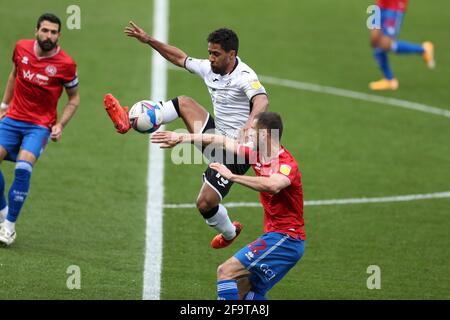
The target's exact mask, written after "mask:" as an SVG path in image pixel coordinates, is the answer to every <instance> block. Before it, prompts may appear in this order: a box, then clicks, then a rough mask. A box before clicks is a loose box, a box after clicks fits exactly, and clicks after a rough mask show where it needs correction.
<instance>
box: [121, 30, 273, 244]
mask: <svg viewBox="0 0 450 320" xmlns="http://www.w3.org/2000/svg"><path fill="white" fill-rule="evenodd" d="M124 32H125V34H126V35H127V36H130V37H134V38H136V39H138V40H139V41H141V42H143V43H146V44H149V45H150V46H151V47H152V48H153V49H155V50H156V51H158V52H159V53H160V54H161V55H162V56H163V57H164V58H165V59H167V60H168V61H169V62H171V63H173V64H174V65H176V66H179V67H183V68H185V69H187V70H188V71H190V72H191V73H195V74H196V75H198V76H200V77H201V78H202V79H203V80H204V82H205V84H206V86H207V87H208V90H209V93H210V95H211V99H212V103H213V106H214V116H215V119H214V118H213V117H212V116H211V115H210V114H209V113H208V111H206V110H205V108H204V107H202V106H201V105H200V104H199V103H198V102H196V101H195V100H194V99H192V98H189V97H186V96H179V97H176V98H174V99H172V100H170V101H167V102H162V103H161V104H162V107H161V111H162V115H163V116H162V122H161V123H163V124H164V123H169V122H171V121H173V120H175V119H176V118H178V117H181V118H182V119H183V121H184V123H185V125H186V128H187V129H188V131H189V132H191V133H200V132H201V133H203V132H206V131H207V130H211V129H215V130H216V133H218V134H222V135H224V136H227V137H231V138H234V139H237V138H238V137H243V136H245V133H246V130H248V129H250V128H251V126H252V123H253V120H254V118H255V116H256V115H257V114H259V113H261V112H264V111H266V110H267V108H268V105H269V101H268V99H267V94H266V91H265V89H264V87H263V86H262V85H261V83H260V82H259V80H258V77H257V75H256V73H255V72H254V71H253V70H252V69H251V68H250V67H249V66H247V65H246V64H245V63H244V62H242V60H241V59H240V58H238V56H237V53H238V48H239V40H238V37H237V35H236V33H234V32H233V31H232V30H230V29H225V28H222V29H218V30H216V31H214V32H212V33H211V34H210V35H209V36H208V39H207V41H208V53H209V58H208V59H195V58H192V57H189V56H188V55H187V54H186V53H184V52H183V51H182V50H180V49H178V48H176V47H174V46H171V45H168V44H165V43H162V42H160V41H158V40H156V39H155V38H153V37H152V36H149V35H148V34H147V33H146V32H145V31H144V30H142V29H141V28H140V27H138V26H137V25H136V24H134V23H133V22H130V26H128V27H126V28H125V31H124ZM217 153H221V152H217V150H215V152H214V151H213V152H212V153H211V154H209V155H207V156H208V157H209V158H210V159H213V160H214V161H217V160H218V159H219V161H220V160H226V157H225V156H224V155H223V154H217ZM222 158H223V159H222ZM224 164H225V165H226V166H227V167H228V168H229V169H230V170H231V171H232V172H233V173H236V174H240V175H242V174H245V172H246V171H247V170H248V169H249V167H250V165H249V164H248V163H246V162H245V160H244V159H236V158H234V159H233V160H232V161H229V160H227V161H224ZM203 181H204V182H203V185H202V188H201V190H200V193H199V195H198V198H197V208H198V210H199V211H200V213H201V214H202V216H203V217H204V218H205V219H206V223H207V224H208V225H210V226H212V227H214V228H215V229H216V230H217V231H218V232H219V235H217V236H216V237H215V238H214V239H213V241H212V242H211V246H212V247H213V248H215V249H219V248H224V247H226V246H228V245H230V244H231V242H232V241H233V240H234V239H235V238H236V237H237V236H238V235H239V233H240V231H241V229H242V225H241V224H240V223H239V222H237V221H235V222H233V223H232V222H231V220H230V218H229V217H228V213H227V210H226V208H225V207H224V206H223V205H222V204H220V202H221V200H222V199H223V198H224V197H225V196H226V195H227V194H228V192H229V190H230V188H231V185H232V182H230V181H228V180H226V179H225V178H223V177H221V176H220V174H219V173H218V172H217V171H215V170H213V169H211V168H209V167H208V168H207V169H206V171H205V172H204V174H203Z"/></svg>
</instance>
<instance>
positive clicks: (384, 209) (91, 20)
mask: <svg viewBox="0 0 450 320" xmlns="http://www.w3.org/2000/svg"><path fill="white" fill-rule="evenodd" d="M71 4H74V3H72V2H70V1H65V0H63V1H58V2H57V3H56V4H55V2H54V1H50V0H46V1H39V2H35V1H16V2H13V3H10V4H8V6H7V7H5V8H2V10H1V12H0V21H1V22H0V23H1V25H2V27H3V29H4V30H8V32H4V34H2V36H1V38H0V46H1V48H2V50H0V71H1V73H0V74H1V76H0V88H1V90H3V88H4V87H5V84H6V79H7V74H8V72H9V70H10V68H11V62H10V61H11V60H10V57H11V52H12V49H13V46H14V43H15V41H16V40H17V39H20V38H30V37H32V36H33V28H34V24H35V20H36V18H37V16H38V15H39V14H40V13H42V12H44V11H53V12H55V13H57V14H59V15H60V16H61V17H65V16H66V13H65V9H66V7H67V6H68V5H71ZM77 4H78V5H80V7H81V14H82V29H81V30H74V31H69V30H66V29H65V28H63V38H62V39H61V44H62V47H63V48H64V49H65V50H66V51H67V52H68V53H69V54H71V55H72V56H73V57H74V59H75V60H76V61H77V63H78V73H79V76H80V83H81V84H80V90H81V91H80V93H81V99H82V103H81V106H80V109H79V112H78V113H77V114H76V116H75V118H74V119H73V121H72V122H71V123H70V125H69V126H68V127H67V128H66V129H65V131H64V135H63V140H62V142H61V143H59V144H55V143H50V144H49V146H48V147H47V149H46V151H45V152H44V154H43V156H42V158H41V159H40V160H39V162H38V164H37V165H36V167H35V170H34V172H33V178H32V186H31V191H30V195H29V198H28V199H27V202H26V204H25V207H24V210H23V213H22V215H21V217H20V220H19V223H18V227H17V231H18V240H17V242H16V243H15V244H14V246H13V247H11V248H8V249H4V248H0V249H1V250H0V299H23V298H30V299H140V298H141V296H142V281H143V279H142V272H143V262H144V245H145V242H144V241H145V204H146V174H147V150H148V144H147V141H148V140H147V137H146V136H142V135H138V134H137V133H130V134H128V135H125V136H119V135H117V134H115V133H114V132H113V130H112V125H111V123H110V121H109V119H108V117H107V116H106V114H105V112H104V111H103V108H102V97H103V94H105V93H107V92H113V93H115V94H116V95H117V96H118V97H119V98H120V99H121V100H122V101H124V102H125V103H133V102H135V101H137V100H140V99H144V98H148V95H149V93H148V92H149V88H150V71H151V69H150V52H151V51H150V50H149V48H146V47H145V46H143V45H140V44H138V43H137V42H135V41H132V40H131V39H127V38H125V37H124V36H123V35H122V28H123V26H124V25H125V24H126V23H127V21H128V20H129V19H133V20H134V21H136V22H137V23H138V24H140V25H141V26H142V27H143V28H145V29H146V30H150V28H151V23H152V18H151V17H152V3H151V1H144V0H140V1H134V2H133V5H132V6H131V5H129V3H124V2H120V1H96V2H92V1H87V0H84V1H77ZM369 4H370V2H369V1H357V0H348V1H345V3H343V2H342V3H341V2H337V1H331V0H318V1H314V2H311V1H308V2H298V1H279V2H273V1H269V0H262V1H259V2H258V4H257V5H255V4H254V3H253V2H249V1H248V2H243V1H237V0H236V1H231V2H230V1H229V2H221V3H220V4H219V3H216V2H206V1H200V0H191V1H182V0H172V1H171V2H170V29H169V30H170V42H171V43H172V44H174V45H176V46H179V47H180V48H182V49H183V50H184V51H185V52H187V53H188V54H190V55H192V56H194V57H206V54H207V51H206V40H205V39H206V37H207V35H208V33H209V32H210V31H212V30H213V29H215V28H218V27H222V26H228V27H231V28H233V29H235V30H236V31H237V33H238V35H239V37H240V51H239V55H240V57H241V58H242V59H243V61H245V62H246V63H247V64H249V65H250V66H251V67H252V68H254V69H255V71H256V72H257V73H258V74H260V75H269V76H273V77H278V78H284V79H292V80H297V81H304V82H311V83H317V84H322V85H328V86H335V87H339V88H345V89H349V90H354V91H358V92H366V93H369V91H368V89H367V84H368V82H369V81H372V80H374V79H377V78H379V77H380V72H379V70H378V69H377V67H376V65H375V62H374V60H373V58H372V53H371V49H370V47H369V44H368V42H369V41H368V30H367V29H366V28H365V20H366V18H367V15H366V14H365V9H366V8H367V5H369ZM24 7H26V10H24V9H23V8H24ZM445 9H450V6H449V4H448V3H447V2H446V1H444V0H439V1H436V4H435V5H433V6H430V5H429V4H428V3H427V2H426V1H424V0H422V1H414V2H413V3H411V4H410V8H409V10H408V13H407V15H406V18H405V22H404V25H403V28H402V33H401V38H403V39H405V40H410V41H415V42H421V41H423V40H428V39H429V40H432V41H434V42H435V44H436V50H437V63H438V68H437V69H436V70H435V71H432V72H430V71H428V70H427V69H426V68H425V65H424V63H423V62H422V61H421V59H420V57H400V56H391V63H392V66H393V68H394V72H395V73H396V75H397V77H398V78H399V80H400V90H398V91H396V92H387V93H382V94H380V95H383V96H387V97H395V98H399V99H405V100H409V101H414V102H420V103H424V104H428V105H431V106H436V107H439V108H444V109H450V105H449V101H450V92H449V91H448V85H449V80H448V79H450V55H449V54H448V52H450V43H449V42H448V39H447V38H448V35H447V33H448V27H449V23H448V21H449V18H450V17H449V14H448V10H445ZM12 26H13V27H12ZM263 84H264V83H263ZM264 85H265V87H266V89H267V90H268V93H269V98H270V103H271V107H270V108H271V110H272V111H277V112H280V113H281V114H282V116H283V118H284V121H285V128H286V129H285V132H284V137H283V140H284V145H285V146H286V147H287V148H288V149H289V150H290V151H291V152H292V153H293V154H294V156H295V157H296V158H297V159H298V161H299V163H300V169H301V172H302V180H303V185H304V192H305V200H318V199H333V198H357V197H378V196H391V195H403V194H416V193H431V192H440V191H448V190H450V189H449V187H450V185H449V183H448V181H449V177H450V148H449V146H450V139H449V137H450V136H449V129H450V121H449V119H448V118H445V117H439V116H436V115H431V114H426V113H421V112H417V111H412V110H406V109H401V108H395V107H391V106H387V105H383V104H376V103H371V102H364V101H359V100H352V99H348V98H342V97H335V96H330V95H323V94H318V93H312V92H306V91H298V90H294V89H289V88H284V87H280V86H274V85H267V84H264ZM181 94H185V95H189V96H192V97H194V98H195V99H196V100H197V101H199V102H200V103H201V104H202V105H204V106H205V107H206V108H207V109H208V110H210V111H212V110H211V102H210V97H209V95H208V92H207V90H206V88H205V86H204V84H203V83H202V81H201V80H200V79H199V78H197V77H195V76H193V75H191V74H189V73H188V72H182V71H169V87H168V98H170V97H173V96H177V95H181ZM65 100H66V99H65V98H63V99H62V103H61V107H62V104H63V102H64V101H65ZM182 126H183V124H182V121H181V120H177V121H176V122H174V123H173V124H171V125H170V126H169V128H179V127H182ZM1 169H2V172H3V173H4V175H5V178H6V180H7V185H8V186H9V184H10V183H11V181H12V177H13V175H12V174H13V165H12V164H11V163H8V162H3V163H2V164H1ZM204 169H205V165H191V166H186V165H185V166H175V165H173V164H172V163H171V161H170V153H169V152H166V171H165V194H164V201H165V203H194V202H195V199H196V196H197V193H198V190H199V188H200V186H201V174H202V172H203V170H204ZM226 201H230V202H231V201H249V202H250V201H251V202H256V201H258V195H257V193H255V192H253V191H251V190H248V189H245V188H243V187H241V186H234V187H233V189H232V191H231V192H230V194H229V196H228V197H227V199H226ZM229 212H230V215H231V217H232V218H233V219H239V220H240V221H242V222H243V223H244V225H245V230H244V232H243V233H242V235H241V236H240V238H239V239H238V240H237V241H236V243H234V244H233V246H231V248H227V249H224V250H219V251H214V250H211V249H210V248H209V241H210V240H211V237H212V236H213V235H214V232H213V230H212V229H210V228H209V227H207V226H206V224H205V223H204V221H203V219H202V217H201V216H200V215H199V213H198V212H196V210H195V209H166V210H164V230H163V235H164V244H163V248H164V251H163V273H162V289H161V290H162V292H161V298H162V299H214V298H215V294H216V293H215V288H216V287H215V286H216V285H215V276H216V275H215V273H216V268H217V266H218V265H219V264H220V263H222V262H223V261H224V260H225V259H227V258H228V257H230V256H231V255H232V254H234V252H236V251H237V250H238V249H239V248H241V247H242V246H244V245H246V244H247V243H249V242H251V241H253V240H254V239H255V238H256V237H258V236H259V235H260V234H261V231H262V228H263V226H262V218H263V217H262V209H260V208H234V209H230V210H229ZM449 213H450V200H449V199H435V200H423V201H415V202H404V203H380V204H360V205H345V206H314V207H311V206H306V207H305V219H306V232H307V237H308V240H307V246H306V251H305V255H304V257H303V258H302V260H301V261H300V263H299V264H298V265H297V266H296V267H295V268H294V269H293V270H292V271H291V272H290V273H289V274H288V275H287V277H286V278H285V279H283V280H282V281H281V282H280V283H279V284H278V285H277V286H275V287H274V288H273V290H271V292H270V293H269V298H271V299H302V300H303V299H449V298H450V294H449V292H450V278H449V274H450V256H449V251H448V244H449V243H450V236H449V234H448V230H450V219H449ZM373 264H375V265H378V266H380V268H381V273H382V280H381V286H382V289H381V290H368V289H367V288H366V280H367V277H368V276H369V275H368V274H367V273H366V269H367V267H368V266H369V265H373ZM70 265H78V266H80V268H81V272H82V280H81V286H82V289H81V290H68V289H67V288H66V280H67V277H68V275H67V274H66V269H67V267H68V266H70Z"/></svg>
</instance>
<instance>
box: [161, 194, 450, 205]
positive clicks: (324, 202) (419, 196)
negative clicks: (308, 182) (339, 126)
mask: <svg viewBox="0 0 450 320" xmlns="http://www.w3.org/2000/svg"><path fill="white" fill-rule="evenodd" d="M442 198H450V191H444V192H435V193H425V194H408V195H402V196H391V197H375V198H349V199H329V200H309V201H305V202H304V205H305V206H331V205H345V204H362V203H382V202H405V201H416V200H426V199H442ZM224 206H226V207H227V208H242V207H252V208H259V207H261V203H260V202H228V203H224ZM195 207H196V206H195V204H193V203H179V204H165V205H164V208H167V209H191V208H195Z"/></svg>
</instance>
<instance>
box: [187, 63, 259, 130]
mask: <svg viewBox="0 0 450 320" xmlns="http://www.w3.org/2000/svg"><path fill="white" fill-rule="evenodd" d="M237 62H238V63H237V66H236V67H235V69H234V70H233V71H232V72H231V73H229V74H226V75H223V76H221V75H220V74H217V73H214V72H213V71H212V69H211V63H210V62H209V60H207V59H195V58H191V57H188V58H187V59H186V62H185V67H186V69H187V70H188V71H190V72H192V73H195V74H197V75H198V76H200V77H201V78H202V79H203V81H204V82H205V84H206V86H207V87H208V91H209V94H210V95H211V100H212V103H213V106H214V116H215V123H216V129H217V130H218V131H219V132H218V133H221V134H223V135H225V136H228V137H231V138H234V139H235V138H236V137H237V135H238V133H239V130H240V129H241V128H242V127H243V126H244V124H245V122H246V121H247V120H248V117H249V115H250V112H251V106H250V101H251V100H252V98H253V97H254V96H256V95H258V94H266V90H265V89H264V87H263V86H262V85H261V83H260V82H259V80H258V76H257V75H256V73H255V72H254V71H253V70H252V69H251V68H250V67H249V66H248V65H246V64H245V63H244V62H242V61H241V59H239V58H237Z"/></svg>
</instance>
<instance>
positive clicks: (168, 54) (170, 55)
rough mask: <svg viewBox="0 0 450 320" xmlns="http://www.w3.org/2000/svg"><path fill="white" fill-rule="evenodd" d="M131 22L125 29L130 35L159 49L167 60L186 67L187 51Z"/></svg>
mask: <svg viewBox="0 0 450 320" xmlns="http://www.w3.org/2000/svg"><path fill="white" fill-rule="evenodd" d="M129 23H130V25H129V26H126V27H125V30H124V31H123V32H124V33H125V34H126V35H127V36H128V37H132V38H136V39H138V40H139V41H140V42H142V43H146V44H148V45H150V46H151V47H152V48H153V49H155V50H156V51H158V52H159V53H160V54H161V55H162V56H163V57H164V58H165V59H166V60H167V61H170V62H171V63H173V64H174V65H176V66H178V67H182V68H183V67H184V61H185V60H186V58H187V54H186V53H184V52H183V51H182V50H180V49H178V48H177V47H174V46H171V45H169V44H166V43H163V42H161V41H158V40H156V39H155V38H153V37H152V36H150V35H148V34H147V33H146V32H145V31H144V30H143V29H142V28H140V27H139V26H138V25H137V24H135V23H134V22H133V21H130V22H129Z"/></svg>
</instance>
